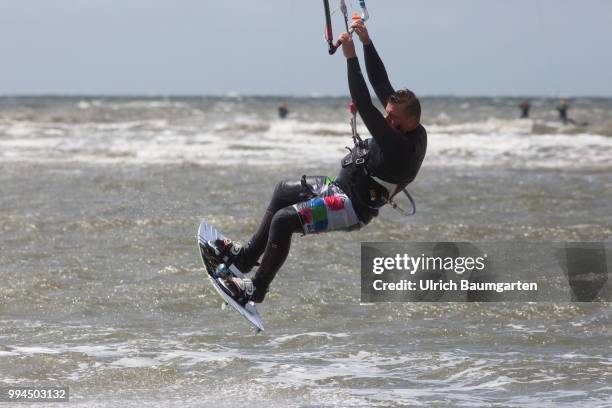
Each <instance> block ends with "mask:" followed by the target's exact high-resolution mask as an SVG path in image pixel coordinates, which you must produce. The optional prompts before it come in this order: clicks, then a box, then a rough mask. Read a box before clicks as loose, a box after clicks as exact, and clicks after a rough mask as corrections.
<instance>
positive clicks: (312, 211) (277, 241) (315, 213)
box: [251, 179, 361, 303]
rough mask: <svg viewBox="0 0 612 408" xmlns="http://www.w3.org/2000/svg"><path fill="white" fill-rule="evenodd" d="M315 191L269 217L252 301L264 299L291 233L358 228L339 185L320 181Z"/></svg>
mask: <svg viewBox="0 0 612 408" xmlns="http://www.w3.org/2000/svg"><path fill="white" fill-rule="evenodd" d="M321 180H322V179H321ZM315 191H316V192H317V193H319V194H320V195H319V196H318V197H316V198H313V199H310V200H308V201H303V202H300V203H296V204H295V205H292V206H288V207H285V208H283V209H282V210H280V211H277V212H276V213H275V214H274V216H273V217H272V222H271V225H270V229H269V231H270V232H269V236H268V242H267V245H266V249H265V252H264V254H263V258H262V260H261V265H260V266H259V268H258V269H257V272H256V273H255V277H254V278H253V280H252V283H253V285H254V286H255V292H254V294H253V296H252V297H251V300H253V301H254V302H256V303H260V302H262V301H263V299H264V297H265V295H266V292H267V291H268V287H269V286H270V283H271V282H272V280H273V279H274V277H275V276H276V273H277V272H278V270H279V269H280V268H281V266H282V265H283V263H284V262H285V260H286V259H287V255H288V254H289V249H290V247H291V235H292V234H293V233H296V232H302V233H304V234H311V233H312V234H318V233H323V232H329V231H338V230H344V231H348V230H353V229H358V228H360V227H361V222H360V221H359V218H358V217H357V214H355V211H354V209H353V206H352V203H351V201H350V199H349V198H348V197H347V196H346V194H344V192H343V191H342V190H341V189H340V188H339V187H338V186H336V185H333V184H319V186H318V188H317V189H316V190H315Z"/></svg>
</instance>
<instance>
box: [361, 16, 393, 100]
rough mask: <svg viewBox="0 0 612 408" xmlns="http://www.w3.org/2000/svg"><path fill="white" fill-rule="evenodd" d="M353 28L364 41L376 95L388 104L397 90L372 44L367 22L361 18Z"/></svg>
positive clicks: (367, 64)
mask: <svg viewBox="0 0 612 408" xmlns="http://www.w3.org/2000/svg"><path fill="white" fill-rule="evenodd" d="M351 28H352V29H353V30H355V32H356V33H357V35H358V36H359V40H360V41H361V42H362V43H363V54H364V56H365V65H366V71H367V72H368V78H369V79H370V84H372V88H374V92H376V96H378V99H379V100H380V103H382V105H383V106H386V105H387V101H388V99H389V96H391V95H392V94H393V93H394V92H395V90H394V89H393V86H392V85H391V82H390V81H389V75H387V70H386V69H385V65H384V64H383V62H382V60H381V59H380V56H379V55H378V52H377V51H376V48H375V47H374V44H372V39H370V34H369V33H368V29H367V27H366V26H365V24H363V22H362V21H361V20H359V21H356V22H354V23H353V24H352V25H351Z"/></svg>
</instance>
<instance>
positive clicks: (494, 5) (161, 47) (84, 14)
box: [0, 0, 612, 96]
mask: <svg viewBox="0 0 612 408" xmlns="http://www.w3.org/2000/svg"><path fill="white" fill-rule="evenodd" d="M330 2H331V3H332V4H333V5H334V7H337V0H330ZM367 3H368V8H369V10H370V13H371V21H370V22H369V24H368V26H369V29H370V32H371V35H372V38H373V40H374V42H375V44H376V46H377V48H378V50H379V53H380V54H381V56H382V58H383V60H384V62H385V64H386V66H387V68H388V71H389V74H390V77H391V80H392V82H393V84H394V85H396V86H398V87H400V86H409V87H411V88H412V89H414V90H415V91H416V92H417V93H419V94H425V95H432V94H445V95H446V94H458V95H521V94H532V95H543V94H545V95H568V96H569V95H609V96H612V80H611V73H612V52H610V41H611V40H612V1H610V0H584V1H576V0H573V1H570V0H510V1H509V0H463V1H460V0H369V1H368V2H367ZM322 9H323V7H322V1H321V0H302V1H297V0H260V1H252V0H234V1H229V0H217V1H212V0H174V1H170V0H12V1H11V0H0V56H1V63H0V94H40V93H68V94H84V93H88V94H227V93H229V92H237V93H241V94H281V95H287V94H305V95H308V94H334V95H343V94H346V93H347V87H346V79H345V64H344V61H343V58H342V56H341V54H340V53H338V54H337V55H336V56H334V57H329V56H328V55H327V52H326V45H325V43H324V41H323V24H324V20H323V14H322ZM334 22H335V26H334V29H335V31H336V34H337V32H338V30H339V29H340V28H341V26H342V25H341V21H340V20H339V19H338V16H337V17H336V19H335V21H334Z"/></svg>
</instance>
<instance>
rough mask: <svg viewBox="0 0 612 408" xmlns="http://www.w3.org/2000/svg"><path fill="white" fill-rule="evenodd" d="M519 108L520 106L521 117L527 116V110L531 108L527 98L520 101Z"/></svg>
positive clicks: (525, 117)
mask: <svg viewBox="0 0 612 408" xmlns="http://www.w3.org/2000/svg"><path fill="white" fill-rule="evenodd" d="M519 108H521V119H528V118H529V110H530V109H531V103H529V101H528V100H527V99H525V100H524V101H523V102H521V103H520V105H519Z"/></svg>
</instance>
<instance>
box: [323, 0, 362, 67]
mask: <svg viewBox="0 0 612 408" xmlns="http://www.w3.org/2000/svg"><path fill="white" fill-rule="evenodd" d="M359 6H360V7H361V10H362V13H361V16H359V14H355V15H353V17H352V19H353V21H356V20H361V21H362V22H364V23H365V22H366V21H367V20H368V19H369V18H370V13H368V9H367V7H366V4H365V0H359ZM323 7H324V8H325V39H326V40H327V45H328V47H329V49H328V52H329V55H334V54H335V53H336V50H337V49H338V48H339V47H340V46H341V45H342V41H339V40H338V41H336V42H335V43H334V32H333V29H332V20H331V10H330V8H329V0H323ZM340 11H341V12H342V16H343V17H344V26H345V27H346V32H347V33H351V34H352V31H351V30H350V28H349V16H348V8H347V7H346V0H340Z"/></svg>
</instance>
